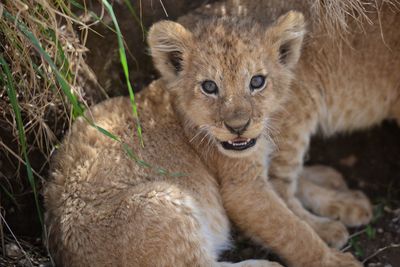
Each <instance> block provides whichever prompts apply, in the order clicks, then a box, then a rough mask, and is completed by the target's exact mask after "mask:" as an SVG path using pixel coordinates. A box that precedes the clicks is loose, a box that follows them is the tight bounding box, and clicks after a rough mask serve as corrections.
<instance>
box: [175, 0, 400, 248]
mask: <svg viewBox="0 0 400 267" xmlns="http://www.w3.org/2000/svg"><path fill="white" fill-rule="evenodd" d="M293 9H296V10H298V11H301V12H302V13H304V14H305V16H306V18H307V24H308V27H307V28H308V33H307V38H306V41H305V44H304V46H303V51H302V55H301V58H300V59H299V63H298V64H297V68H296V70H295V71H294V73H295V78H294V79H293V83H292V85H291V88H290V90H289V91H280V93H279V94H278V95H277V99H276V100H275V101H276V102H280V101H282V102H281V103H282V109H281V110H280V111H278V112H276V110H273V111H272V112H269V113H268V114H267V117H268V118H269V119H268V121H267V124H268V125H267V127H266V128H267V134H268V135H270V136H271V137H272V138H271V139H272V140H273V142H271V143H275V144H274V145H275V149H274V151H273V152H272V153H271V154H270V158H271V161H270V166H269V169H268V175H269V178H270V181H271V183H272V184H273V186H274V189H275V190H276V191H277V192H278V193H279V195H280V196H281V197H282V198H283V200H284V201H285V203H286V204H287V206H288V207H289V208H290V209H291V210H292V211H293V212H294V213H295V214H296V215H298V216H299V217H300V218H301V219H303V220H304V221H306V222H307V223H309V225H310V226H311V227H312V228H314V230H315V231H316V232H317V233H318V234H319V235H320V236H321V237H322V238H323V239H324V240H325V241H326V242H327V243H328V244H329V245H331V246H334V247H337V248H339V247H342V246H343V245H344V244H345V243H346V242H347V239H348V236H349V235H348V232H347V230H346V227H345V226H359V225H363V224H367V223H368V222H369V221H370V220H371V218H372V207H371V204H370V202H369V200H368V199H367V198H366V196H365V195H364V194H363V193H362V192H360V191H352V190H349V189H348V188H347V185H346V184H345V183H344V181H343V179H342V177H341V175H340V174H339V173H337V172H336V171H334V170H332V169H330V168H327V167H321V166H316V167H312V168H309V169H307V168H306V169H305V170H304V171H303V158H304V154H305V152H306V151H307V148H308V145H309V142H310V137H311V136H312V135H313V134H315V133H316V132H321V133H322V134H323V135H324V136H330V135H333V134H335V133H337V132H349V131H354V130H358V129H364V128H368V127H371V126H373V125H376V124H378V123H380V122H381V121H382V120H384V119H395V120H397V122H399V123H400V31H399V29H398V27H397V26H396V25H400V3H399V2H398V1H391V0H388V1H383V0H367V1H361V0H329V1H325V0H307V1H298V0H285V1H282V0H268V1H266V0H258V1H254V0H225V1H219V2H216V3H213V4H211V5H205V6H203V7H201V8H199V9H198V10H196V11H195V12H193V13H191V14H188V15H186V16H184V17H182V18H180V19H179V21H180V22H181V23H183V24H184V25H186V26H188V25H190V26H192V25H193V23H196V22H197V21H198V20H199V19H202V18H203V17H206V16H207V15H208V16H209V15H213V16H219V17H223V16H232V15H233V16H238V17H244V18H247V17H251V18H252V19H254V20H257V21H258V22H259V23H260V24H262V25H268V24H269V23H270V21H271V20H274V19H275V18H277V17H278V16H280V15H281V14H284V13H285V12H287V10H293ZM266 44H267V45H268V44H269V43H268V42H266ZM282 48H283V50H284V51H285V53H286V54H287V57H291V56H293V53H292V52H291V51H290V50H286V48H285V47H282ZM274 145H272V146H274ZM303 206H305V207H306V208H308V209H305V208H304V207H303ZM309 210H311V211H313V212H314V213H316V214H318V215H320V216H322V217H320V216H316V215H314V214H312V213H310V212H309Z"/></svg>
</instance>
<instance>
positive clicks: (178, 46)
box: [147, 21, 192, 81]
mask: <svg viewBox="0 0 400 267" xmlns="http://www.w3.org/2000/svg"><path fill="white" fill-rule="evenodd" d="M147 40H148V43H149V47H150V52H151V55H152V58H153V62H154V65H155V66H156V68H157V69H158V71H159V72H160V74H161V76H162V78H164V79H166V81H172V80H175V79H176V77H177V76H178V75H179V73H180V72H181V71H182V69H183V56H184V54H185V52H186V51H187V49H188V47H189V46H190V44H191V42H192V33H191V32H189V31H188V30H186V29H185V28H184V27H183V26H182V25H180V24H179V23H176V22H172V21H160V22H157V23H155V24H154V25H153V26H152V27H151V28H150V31H149V35H148V38H147Z"/></svg>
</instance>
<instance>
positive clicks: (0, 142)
mask: <svg viewBox="0 0 400 267" xmlns="http://www.w3.org/2000/svg"><path fill="white" fill-rule="evenodd" d="M0 145H1V146H3V147H4V148H5V149H6V150H7V151H8V152H10V154H12V155H13V156H14V157H16V158H17V159H18V160H19V161H20V162H21V163H23V164H26V163H25V161H24V160H23V159H22V158H21V157H20V156H18V155H17V154H16V153H15V152H14V151H12V150H11V149H10V148H9V147H8V146H7V145H6V144H4V143H3V141H0ZM32 172H33V173H34V174H35V175H36V176H37V177H39V178H40V179H41V180H42V181H46V179H44V177H43V176H41V175H40V174H39V173H37V172H36V171H35V170H34V169H33V168H32Z"/></svg>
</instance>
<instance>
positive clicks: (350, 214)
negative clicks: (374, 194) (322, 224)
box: [318, 190, 372, 227]
mask: <svg viewBox="0 0 400 267" xmlns="http://www.w3.org/2000/svg"><path fill="white" fill-rule="evenodd" d="M318 213H319V214H320V215H322V216H326V217H329V218H331V219H337V220H340V221H341V222H343V223H344V224H345V225H347V226H351V227H353V226H360V225H365V224H367V223H369V222H370V221H371V219H372V205H371V203H370V201H369V200H368V198H367V197H366V196H365V195H364V193H362V192H361V191H351V190H346V191H337V192H335V195H334V197H332V200H331V201H330V202H329V203H327V204H326V205H320V209H319V212H318Z"/></svg>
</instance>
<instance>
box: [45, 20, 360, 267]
mask: <svg viewBox="0 0 400 267" xmlns="http://www.w3.org/2000/svg"><path fill="white" fill-rule="evenodd" d="M303 34H304V19H303V16H302V15H301V14H300V13H295V12H291V13H288V14H287V15H286V16H283V17H281V18H279V19H278V20H277V22H276V23H274V24H272V25H269V26H261V25H258V24H257V23H254V22H253V21H251V20H246V19H244V20H237V19H234V18H226V19H218V20H210V21H204V22H202V23H200V24H199V25H198V26H197V27H196V29H194V30H190V31H189V30H187V29H186V28H184V27H183V26H181V25H179V24H177V23H174V22H160V23H157V24H155V25H154V26H153V27H152V28H151V30H150V32H149V44H150V48H151V52H152V55H153V59H154V62H155V65H156V66H157V68H158V69H159V71H160V73H161V75H162V78H161V79H160V80H158V81H156V82H154V83H153V84H152V85H151V86H150V87H149V88H147V89H146V90H145V91H144V92H143V93H141V94H140V95H139V97H138V99H137V102H138V106H139V110H140V114H141V122H142V128H143V138H144V144H145V147H144V148H142V147H141V146H140V145H139V141H138V137H137V134H136V130H135V121H136V120H135V118H134V117H133V116H132V114H131V109H130V103H129V99H128V98H115V99H111V100H108V101H106V102H104V103H101V104H99V105H97V106H95V107H94V108H92V110H91V112H90V113H88V114H90V115H91V116H92V119H93V120H94V121H95V122H96V123H97V124H98V125H99V126H101V127H103V128H105V129H107V130H108V131H110V132H112V133H114V134H116V135H118V136H119V137H120V138H121V140H122V142H123V143H124V144H126V145H128V147H130V148H132V150H133V151H134V153H135V156H136V157H137V158H139V159H141V160H143V161H145V162H147V163H150V164H151V165H152V166H153V168H152V169H151V168H146V167H143V166H141V165H140V164H138V163H137V162H135V161H134V160H132V159H131V158H130V157H128V155H127V154H126V153H125V152H124V150H123V149H122V146H121V144H120V143H118V142H116V141H112V140H111V139H110V138H107V137H106V136H104V135H102V134H101V133H100V132H99V131H98V130H96V129H95V128H93V127H91V126H90V125H88V124H87V123H86V122H85V121H84V120H82V119H78V121H76V122H75V123H74V125H73V127H72V129H71V131H70V132H69V134H68V136H67V137H66V139H65V140H64V142H63V145H62V146H61V148H60V150H59V151H58V152H57V155H56V158H55V159H54V164H53V165H52V170H53V171H52V180H51V181H50V182H49V183H48V185H47V186H46V190H45V204H46V208H47V213H46V225H47V228H48V240H49V248H50V250H51V252H52V254H53V256H54V258H55V260H56V262H57V263H58V264H59V265H62V266H207V267H208V266H265V267H267V266H275V267H277V266H280V265H279V264H277V263H271V262H268V261H263V260H251V261H244V262H240V263H237V264H230V263H221V262H217V259H218V253H219V252H220V251H221V249H224V248H226V247H228V246H229V222H228V218H229V219H230V220H232V221H233V222H234V223H235V224H236V225H238V227H239V228H241V229H242V230H243V231H244V232H245V233H246V234H248V235H249V236H251V237H253V238H254V239H256V240H258V241H259V242H260V243H261V244H263V245H265V246H268V247H269V248H271V249H273V250H274V251H276V252H277V253H278V254H279V255H280V256H281V257H282V258H283V259H284V260H285V261H286V262H287V263H288V264H289V266H296V267H338V266H341V267H353V266H354V267H355V266H360V263H358V262H357V261H356V260H355V259H354V258H353V257H352V256H351V255H350V254H342V253H340V252H338V251H336V250H334V249H330V248H328V247H327V246H326V245H325V243H324V242H323V241H322V240H321V239H320V238H319V237H318V235H316V234H315V233H314V231H313V230H312V229H311V228H310V227H309V226H308V225H307V224H306V223H304V222H303V221H301V220H300V219H298V217H296V216H295V215H294V214H293V213H292V212H291V211H290V210H288V209H287V207H286V206H285V204H284V203H283V201H282V200H281V199H280V198H279V197H278V196H277V194H276V193H275V191H274V189H273V188H272V186H271V185H270V183H269V182H268V180H267V166H266V164H267V158H266V156H267V154H268V151H267V150H268V149H269V146H268V138H269V136H267V135H265V134H264V133H265V132H266V127H267V123H266V119H268V117H267V116H266V115H267V114H270V113H271V112H277V111H279V110H281V107H282V102H283V101H284V100H285V99H282V98H281V95H282V94H285V92H287V91H288V89H289V86H290V82H291V80H292V77H293V72H292V70H293V69H294V67H295V65H296V63H297V60H298V58H299V54H300V45H301V41H302V39H303ZM283 45H285V48H286V49H287V51H288V52H289V54H288V55H287V57H284V60H282V59H281V60H280V56H281V55H280V52H279V48H280V47H281V46H283ZM257 74H265V75H267V83H266V86H265V88H264V89H263V90H260V91H257V92H251V91H250V89H249V81H250V79H251V77H252V76H253V75H257ZM205 79H207V80H214V81H215V82H216V83H217V84H218V87H219V92H218V95H205V94H204V93H202V91H201V88H200V87H201V83H202V82H203V81H204V80H205ZM247 119H250V121H251V123H250V125H249V126H248V128H247V130H246V131H245V132H244V133H243V134H242V135H243V137H245V138H257V142H256V144H255V146H253V147H252V148H248V149H246V150H245V151H242V152H240V151H230V150H229V151H228V150H224V148H223V147H222V146H221V143H220V141H228V140H231V139H234V138H236V137H237V136H236V135H234V134H232V133H231V132H230V131H229V130H228V129H227V128H226V127H225V126H224V124H225V123H226V122H229V123H238V124H240V123H241V122H244V121H245V120H247ZM159 167H164V168H166V169H168V170H169V171H170V172H172V173H174V172H179V173H183V176H173V175H162V174H161V173H158V172H157V169H158V168H159Z"/></svg>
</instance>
